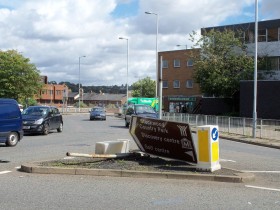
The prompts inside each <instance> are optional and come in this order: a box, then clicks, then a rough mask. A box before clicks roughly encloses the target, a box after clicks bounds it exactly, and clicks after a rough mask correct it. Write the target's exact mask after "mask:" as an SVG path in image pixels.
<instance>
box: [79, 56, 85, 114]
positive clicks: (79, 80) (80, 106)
mask: <svg viewBox="0 0 280 210" xmlns="http://www.w3.org/2000/svg"><path fill="white" fill-rule="evenodd" d="M85 57H86V56H85V55H83V56H79V112H80V111H81V95H80V93H81V82H80V77H81V58H85Z"/></svg>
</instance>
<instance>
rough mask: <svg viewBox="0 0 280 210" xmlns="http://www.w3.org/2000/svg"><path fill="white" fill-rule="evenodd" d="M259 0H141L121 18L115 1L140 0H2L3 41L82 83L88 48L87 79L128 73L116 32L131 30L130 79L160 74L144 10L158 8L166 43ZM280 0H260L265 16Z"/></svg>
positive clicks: (183, 41)
mask: <svg viewBox="0 0 280 210" xmlns="http://www.w3.org/2000/svg"><path fill="white" fill-rule="evenodd" d="M254 2H255V1H254V0H245V1H235V0H231V1H228V0H200V1H196V2H194V1H192V0H177V1H176V2H173V1H170V0H161V1H159V0H139V2H138V5H139V8H138V10H137V11H138V13H136V14H133V15H131V14H130V15H127V16H126V15H122V16H121V17H125V18H121V17H116V16H113V15H112V13H113V12H114V10H115V9H116V8H117V5H118V4H119V3H121V4H133V3H135V0H94V1H93V0H79V1H77V0H40V1H38V0H24V1H22V0H13V1H11V0H0V36H1V39H0V49H1V50H7V49H17V50H18V51H19V52H21V53H22V54H23V55H24V56H26V57H29V58H30V59H31V62H32V63H34V64H35V65H36V66H37V68H38V69H39V70H40V71H41V72H42V74H44V75H47V76H48V78H49V80H50V81H53V80H54V81H57V82H61V81H70V82H73V83H78V75H79V73H78V70H79V65H78V64H79V56H82V55H86V58H82V59H81V74H80V75H81V82H82V84H83V85H115V84H117V85H121V84H125V83H126V77H127V69H126V42H125V41H124V40H119V39H118V38H119V36H126V37H128V38H129V73H128V75H129V79H128V81H129V84H132V83H133V82H135V81H137V80H138V79H139V78H143V77H146V76H150V77H152V78H155V57H156V55H155V49H156V48H155V38H156V36H155V34H156V17H155V16H152V15H147V14H145V11H150V12H155V13H158V17H159V35H158V48H159V51H167V50H176V49H182V48H184V47H183V46H182V47H180V48H178V47H176V45H188V46H191V43H190V42H189V40H188V36H187V35H188V34H189V33H191V32H192V31H193V30H199V29H200V28H201V27H208V26H215V25H219V24H220V23H221V22H225V21H226V20H227V19H228V18H231V17H236V18H239V17H241V16H244V15H245V12H248V11H247V10H246V11H244V9H246V8H247V9H248V8H250V7H253V5H254ZM136 3H137V2H136ZM277 4H280V2H279V1H276V2H275V1H273V0H266V1H260V5H261V9H260V11H261V13H262V16H263V18H266V17H267V18H271V19H273V18H279V16H277V15H278V11H277V8H279V6H280V5H278V7H277V6H276V5H277ZM121 12H123V11H121ZM116 14H120V11H119V13H116ZM252 21H253V19H252ZM236 23H238V22H236Z"/></svg>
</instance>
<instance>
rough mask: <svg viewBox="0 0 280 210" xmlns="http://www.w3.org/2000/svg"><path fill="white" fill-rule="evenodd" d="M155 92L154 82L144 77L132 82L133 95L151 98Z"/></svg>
mask: <svg viewBox="0 0 280 210" xmlns="http://www.w3.org/2000/svg"><path fill="white" fill-rule="evenodd" d="M155 94H156V82H155V81H154V80H151V78H150V77H146V78H144V79H141V80H139V81H137V82H135V83H133V84H132V96H133V97H145V98H153V97H155Z"/></svg>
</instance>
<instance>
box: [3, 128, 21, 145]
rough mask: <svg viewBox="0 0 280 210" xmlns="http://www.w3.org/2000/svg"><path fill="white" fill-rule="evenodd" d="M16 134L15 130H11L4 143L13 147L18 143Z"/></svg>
mask: <svg viewBox="0 0 280 210" xmlns="http://www.w3.org/2000/svg"><path fill="white" fill-rule="evenodd" d="M18 138H19V137H18V134H17V133H16V132H11V133H10V134H9V136H8V138H7V141H6V145H7V146H11V147H14V146H16V145H17V143H18Z"/></svg>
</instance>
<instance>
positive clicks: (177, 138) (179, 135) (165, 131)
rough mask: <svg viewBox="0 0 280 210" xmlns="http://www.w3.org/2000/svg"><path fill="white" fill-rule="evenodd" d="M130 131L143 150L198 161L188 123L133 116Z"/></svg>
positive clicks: (173, 157)
mask: <svg viewBox="0 0 280 210" xmlns="http://www.w3.org/2000/svg"><path fill="white" fill-rule="evenodd" d="M129 132H130V134H131V136H132V137H133V139H134V141H135V142H136V144H137V145H138V147H139V148H140V150H141V151H142V152H146V153H148V154H151V155H157V156H161V157H167V158H171V159H178V160H183V161H187V162H190V163H197V156H196V152H195V147H194V143H193V139H192V134H191V130H190V126H189V124H188V123H178V122H171V121H165V120H159V119H151V118H144V117H137V116H132V118H131V125H130V128H129Z"/></svg>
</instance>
